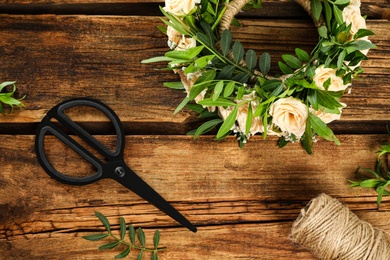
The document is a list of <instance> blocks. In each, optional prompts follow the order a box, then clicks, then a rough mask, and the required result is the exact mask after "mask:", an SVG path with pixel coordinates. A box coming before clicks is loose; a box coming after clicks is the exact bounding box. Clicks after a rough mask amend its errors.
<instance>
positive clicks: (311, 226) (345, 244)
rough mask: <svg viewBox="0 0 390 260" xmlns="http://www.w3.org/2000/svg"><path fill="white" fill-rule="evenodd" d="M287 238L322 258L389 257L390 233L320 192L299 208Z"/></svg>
mask: <svg viewBox="0 0 390 260" xmlns="http://www.w3.org/2000/svg"><path fill="white" fill-rule="evenodd" d="M290 239H291V240H292V241H293V242H295V243H297V244H299V245H301V246H303V247H305V248H307V249H308V250H310V251H311V252H312V253H313V254H314V255H315V256H317V257H318V258H320V259H323V260H328V259H329V260H330V259H339V260H360V259H365V260H385V259H390V234H389V233H387V232H385V231H383V230H381V229H378V228H375V227H373V226H372V225H371V224H370V223H368V222H366V221H363V220H360V219H359V218H358V217H357V216H356V215H355V214H354V213H352V212H351V211H350V210H349V209H348V208H347V207H346V206H345V205H343V204H342V203H341V202H340V201H338V200H337V199H334V198H332V197H330V196H328V195H326V194H321V195H319V196H318V197H316V198H314V199H313V200H311V201H310V202H309V204H308V205H307V206H306V207H305V208H304V209H302V210H301V214H300V215H299V217H298V218H297V220H296V221H295V222H294V223H293V226H292V230H291V233H290Z"/></svg>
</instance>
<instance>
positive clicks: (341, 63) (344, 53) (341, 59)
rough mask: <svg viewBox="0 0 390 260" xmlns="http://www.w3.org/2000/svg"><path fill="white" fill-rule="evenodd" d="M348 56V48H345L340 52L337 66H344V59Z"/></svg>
mask: <svg viewBox="0 0 390 260" xmlns="http://www.w3.org/2000/svg"><path fill="white" fill-rule="evenodd" d="M346 56H347V51H346V50H343V51H342V52H340V54H339V57H338V59H337V68H338V69H341V67H342V66H343V64H344V59H345V57H346Z"/></svg>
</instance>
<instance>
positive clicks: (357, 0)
mask: <svg viewBox="0 0 390 260" xmlns="http://www.w3.org/2000/svg"><path fill="white" fill-rule="evenodd" d="M360 5H361V3H360V0H351V1H350V2H349V6H357V7H359V8H360Z"/></svg>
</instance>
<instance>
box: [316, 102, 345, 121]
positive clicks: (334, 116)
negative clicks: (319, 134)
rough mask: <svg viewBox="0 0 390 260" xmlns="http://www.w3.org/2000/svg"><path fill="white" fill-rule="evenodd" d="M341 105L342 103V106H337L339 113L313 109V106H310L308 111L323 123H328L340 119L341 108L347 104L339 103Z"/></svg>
mask: <svg viewBox="0 0 390 260" xmlns="http://www.w3.org/2000/svg"><path fill="white" fill-rule="evenodd" d="M341 105H343V107H341V108H339V110H340V114H332V113H327V112H324V111H322V110H321V109H319V110H315V109H313V108H310V109H309V111H310V113H312V114H313V115H315V116H317V117H319V118H320V119H321V120H322V121H323V122H324V123H325V124H329V123H330V122H332V121H335V120H339V119H340V117H341V112H342V109H343V108H345V107H346V106H347V105H346V104H344V103H341Z"/></svg>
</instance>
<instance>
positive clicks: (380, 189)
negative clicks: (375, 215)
mask: <svg viewBox="0 0 390 260" xmlns="http://www.w3.org/2000/svg"><path fill="white" fill-rule="evenodd" d="M388 185H389V182H387V183H386V184H385V185H383V186H382V187H380V188H378V189H377V192H378V198H377V201H376V203H377V205H378V208H379V207H380V206H381V202H382V197H383V194H384V192H385V191H386V187H387V186H388Z"/></svg>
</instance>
